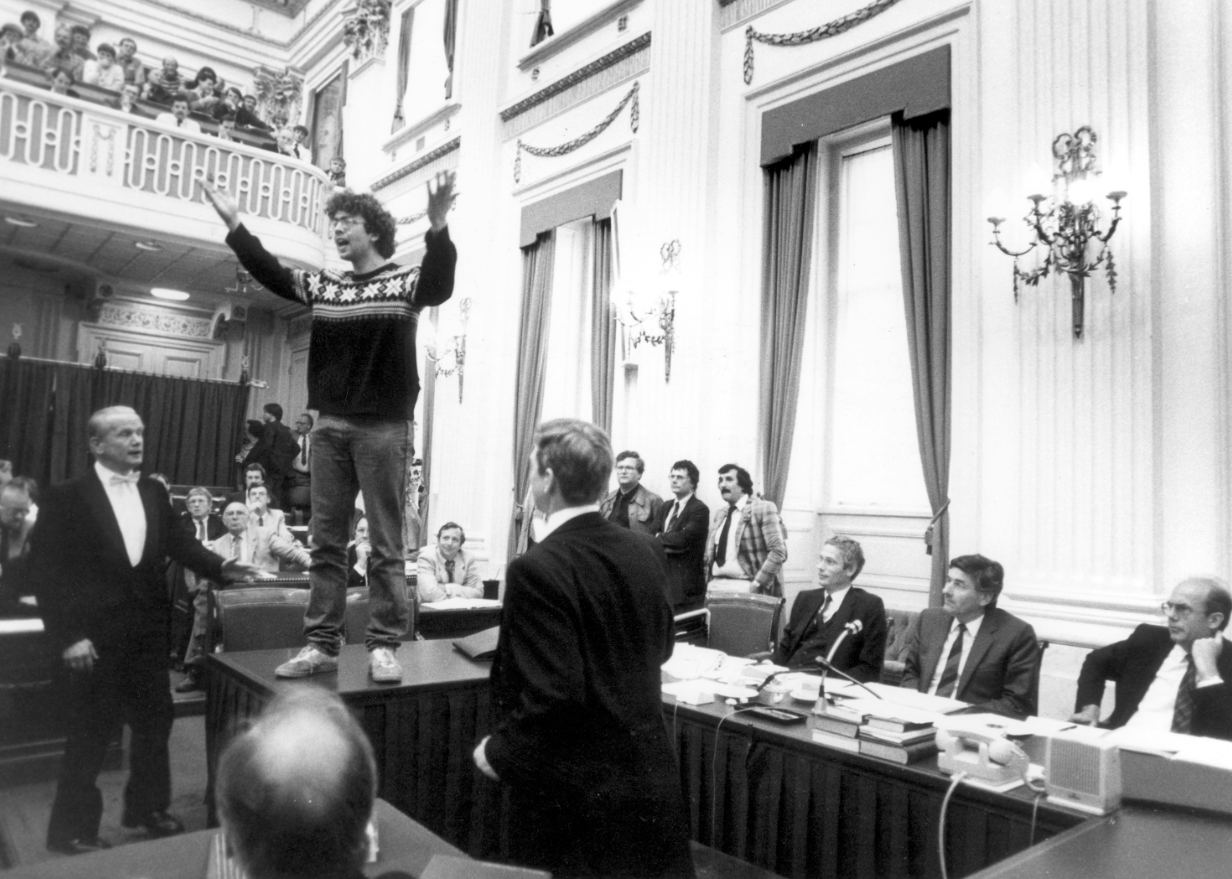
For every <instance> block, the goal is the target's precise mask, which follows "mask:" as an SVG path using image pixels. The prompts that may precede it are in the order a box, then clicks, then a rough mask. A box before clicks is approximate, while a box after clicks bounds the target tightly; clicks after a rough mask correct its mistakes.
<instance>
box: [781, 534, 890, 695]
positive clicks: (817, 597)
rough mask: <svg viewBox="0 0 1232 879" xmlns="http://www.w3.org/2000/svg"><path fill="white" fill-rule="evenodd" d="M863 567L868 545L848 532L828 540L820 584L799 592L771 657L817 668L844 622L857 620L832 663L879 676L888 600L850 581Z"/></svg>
mask: <svg viewBox="0 0 1232 879" xmlns="http://www.w3.org/2000/svg"><path fill="white" fill-rule="evenodd" d="M862 570H864V550H863V549H862V548H861V546H860V544H859V543H858V542H857V541H855V540H852V539H851V538H850V537H843V536H835V537H831V538H830V539H829V540H827V541H826V543H825V545H824V546H823V547H822V548H821V552H820V553H819V554H818V557H817V586H818V587H819V588H817V589H806V590H804V591H803V592H801V593H800V594H799V595H797V596H796V600H795V602H794V603H793V604H792V606H791V618H790V620H789V621H788V623H787V628H786V629H785V630H784V632H783V637H782V638H780V639H779V644H778V647H777V648H776V649H775V651H774V658H773V659H772V662H774V663H775V664H777V665H786V666H788V667H789V668H809V669H818V668H820V666H819V665H818V663H817V658H818V657H821V658H823V659H824V658H825V657H826V656H827V655H828V654H829V652H830V648H831V647H832V646H833V645H834V644H835V643H836V642H837V641H838V638H839V636H840V635H841V634H842V632H843V628H844V626H847V625H849V624H851V623H859V629H858V631H855V632H850V633H849V634H848V635H847V637H845V638H844V639H843V641H842V643H841V644H840V645H839V648H838V651H837V652H836V653H835V654H834V659H833V663H834V668H836V669H838V670H839V671H845V672H847V674H849V675H851V676H852V677H853V678H855V679H856V680H858V681H862V682H863V683H868V682H869V681H878V680H880V679H881V665H882V663H883V662H884V661H885V646H886V613H885V604H884V603H883V602H882V600H881V599H880V598H879V597H878V596H876V595H873V594H872V593H871V592H865V591H864V590H863V589H861V588H860V587H858V586H853V585H852V581H854V580H855V578H856V577H858V576H859V575H860V571H862Z"/></svg>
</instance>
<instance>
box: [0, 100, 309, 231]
mask: <svg viewBox="0 0 1232 879" xmlns="http://www.w3.org/2000/svg"><path fill="white" fill-rule="evenodd" d="M6 162H8V163H13V164H15V165H25V166H27V167H30V168H40V169H43V170H45V171H51V172H54V173H56V174H63V175H68V176H71V177H75V178H79V179H82V180H87V179H88V180H90V181H94V182H98V183H104V184H110V185H113V186H116V187H119V188H123V189H127V190H131V191H134V192H146V193H152V194H154V195H159V196H163V197H166V198H173V199H177V200H180V201H186V202H198V203H200V202H201V201H202V200H203V198H204V196H203V195H202V193H201V190H200V188H199V187H198V186H197V183H198V182H199V181H201V180H203V179H213V180H215V181H216V182H217V183H218V185H219V186H221V187H223V188H225V189H228V190H229V191H230V192H231V194H232V195H233V196H234V197H235V199H236V201H237V202H239V206H240V210H241V211H242V212H244V213H245V214H247V215H249V216H253V217H263V218H266V219H269V220H274V221H278V222H283V223H291V224H294V225H296V226H298V227H300V228H302V229H306V230H308V231H311V232H314V233H316V234H317V235H322V234H323V233H324V222H325V220H324V203H325V199H326V198H327V197H328V195H329V192H330V183H329V178H328V177H327V176H326V175H325V173H324V172H323V171H321V170H320V169H319V168H315V167H313V166H311V165H308V164H306V163H305V162H302V161H299V160H297V159H289V158H286V157H283V156H281V155H279V154H277V153H271V152H269V151H266V150H261V149H257V148H255V147H250V146H246V145H244V144H238V143H234V142H231V141H224V140H220V139H219V138H216V137H211V136H209V135H203V134H189V133H184V132H181V131H179V130H178V129H172V128H166V127H163V126H161V125H159V124H157V123H155V122H154V121H153V120H152V119H147V118H145V117H139V116H136V115H134V114H127V113H121V112H120V111H118V110H113V109H111V108H109V107H105V106H102V105H100V104H93V103H89V102H86V101H83V100H80V99H78V98H73V97H68V96H64V95H57V94H53V93H51V92H48V91H46V90H44V89H40V88H38V87H35V86H30V85H27V84H26V83H22V82H16V81H13V80H7V79H0V165H3V164H4V163H6Z"/></svg>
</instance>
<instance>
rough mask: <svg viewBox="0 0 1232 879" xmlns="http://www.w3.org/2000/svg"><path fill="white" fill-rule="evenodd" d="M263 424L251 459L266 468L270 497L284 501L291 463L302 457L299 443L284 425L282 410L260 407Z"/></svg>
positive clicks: (276, 405)
mask: <svg viewBox="0 0 1232 879" xmlns="http://www.w3.org/2000/svg"><path fill="white" fill-rule="evenodd" d="M261 420H262V421H263V422H264V425H265V426H264V427H263V428H262V429H261V439H260V440H258V441H257V444H256V446H255V447H254V448H253V450H252V459H253V460H254V461H256V462H257V463H259V464H261V465H262V466H263V467H264V468H265V472H266V476H267V480H266V485H268V486H269V488H270V493H271V497H272V496H277V497H279V498H285V497H286V496H287V487H288V486H287V482H288V474H289V472H290V470H291V461H293V460H294V459H295V456H296V455H298V454H299V443H298V442H296V440H295V437H294V436H293V435H292V434H291V429H290V428H289V427H287V426H286V425H285V424H283V423H282V406H280V405H278V404H277V403H266V404H265V405H264V406H263V407H261Z"/></svg>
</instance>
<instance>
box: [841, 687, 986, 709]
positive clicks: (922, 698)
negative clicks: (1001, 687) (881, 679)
mask: <svg viewBox="0 0 1232 879" xmlns="http://www.w3.org/2000/svg"><path fill="white" fill-rule="evenodd" d="M867 686H868V688H869V689H870V690H872V691H873V692H874V693H876V694H877V695H878V696H880V697H881V698H882V699H883V700H885V701H886V702H893V703H895V704H897V705H906V706H908V707H911V708H920V709H923V710H925V711H935V712H937V713H938V714H953V713H954V712H955V711H962V710H963V709H965V708H970V707H971V706H970V705H968V704H967V703H966V702H960V701H959V700H958V699H947V698H946V697H944V696H930V695H928V694H927V693H921V692H919V691H918V690H908V689H905V688H903V687H891V686H889V685H887V684H868V685H867ZM826 689H827V691H828V690H829V687H828V686H827V688H826Z"/></svg>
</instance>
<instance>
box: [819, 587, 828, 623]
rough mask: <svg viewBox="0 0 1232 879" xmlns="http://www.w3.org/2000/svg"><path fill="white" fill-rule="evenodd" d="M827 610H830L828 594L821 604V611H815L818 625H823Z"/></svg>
mask: <svg viewBox="0 0 1232 879" xmlns="http://www.w3.org/2000/svg"><path fill="white" fill-rule="evenodd" d="M829 609H830V593H829V592H827V593H826V597H825V598H824V599H823V600H822V602H821V609H820V610H819V611H817V621H818V622H819V623H822V624H823V625H824V624H825V621H826V611H828V610H829Z"/></svg>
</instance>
